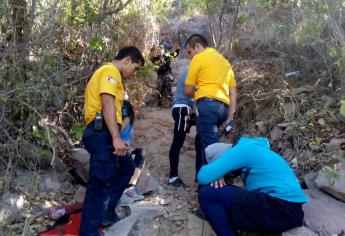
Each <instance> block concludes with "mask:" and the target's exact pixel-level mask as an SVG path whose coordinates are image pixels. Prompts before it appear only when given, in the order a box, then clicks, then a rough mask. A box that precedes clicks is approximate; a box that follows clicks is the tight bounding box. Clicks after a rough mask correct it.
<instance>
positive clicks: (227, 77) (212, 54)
mask: <svg viewBox="0 0 345 236" xmlns="http://www.w3.org/2000/svg"><path fill="white" fill-rule="evenodd" d="M185 84H187V85H194V86H195V87H196V92H195V100H196V101H197V100H198V99H200V98H213V99H217V100H219V101H222V102H224V103H226V104H230V97H229V87H236V81H235V76H234V72H233V70H232V67H231V65H230V63H229V62H228V61H227V60H226V59H225V58H224V57H223V56H222V55H221V54H220V53H218V52H217V51H216V50H215V49H213V48H206V49H205V50H204V51H202V52H201V53H198V54H196V55H195V56H194V57H193V59H192V60H191V62H190V66H189V71H188V75H187V78H186V81H185Z"/></svg>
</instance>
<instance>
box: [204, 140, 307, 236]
mask: <svg viewBox="0 0 345 236" xmlns="http://www.w3.org/2000/svg"><path fill="white" fill-rule="evenodd" d="M221 145H223V148H222V147H221ZM210 149H211V150H213V151H211V154H210ZM205 153H206V154H207V157H206V158H207V160H208V161H209V163H208V164H207V165H204V166H203V167H202V168H201V169H200V171H199V173H198V181H199V183H200V184H202V185H205V186H204V187H202V188H201V189H200V190H199V192H198V199H199V203H200V206H201V209H202V210H203V212H204V214H205V216H206V218H207V220H208V221H209V222H210V224H211V226H212V228H213V229H214V231H215V232H216V234H217V235H222V236H225V235H229V236H230V235H237V234H236V233H237V230H241V231H248V232H261V233H268V232H273V233H278V232H284V231H287V230H289V229H292V228H295V227H299V226H301V225H302V224H303V217H304V213H303V210H302V204H304V203H306V202H307V201H308V199H307V197H306V195H305V194H304V192H303V190H302V188H301V186H300V184H299V182H298V180H297V178H296V176H295V175H294V173H293V171H292V169H291V168H290V166H289V164H288V163H287V162H286V161H285V160H284V159H283V157H281V156H280V155H279V154H277V153H275V152H273V151H272V150H270V146H269V142H268V139H266V138H249V137H242V138H241V139H240V140H239V141H238V143H237V144H236V145H234V146H233V147H232V148H230V147H228V148H224V144H220V143H216V144H213V145H210V146H208V147H207V148H206V150H205ZM232 171H239V172H240V177H241V178H242V180H243V183H244V188H240V187H237V186H234V185H231V184H227V183H226V182H225V181H224V178H223V177H224V176H225V175H226V174H227V173H229V172H232Z"/></svg>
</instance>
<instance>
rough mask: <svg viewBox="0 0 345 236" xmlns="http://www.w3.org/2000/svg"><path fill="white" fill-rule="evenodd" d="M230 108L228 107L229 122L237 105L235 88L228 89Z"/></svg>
mask: <svg viewBox="0 0 345 236" xmlns="http://www.w3.org/2000/svg"><path fill="white" fill-rule="evenodd" d="M229 91H230V106H229V117H228V118H230V120H233V119H234V115H235V112H236V105H237V90H236V87H230V88H229Z"/></svg>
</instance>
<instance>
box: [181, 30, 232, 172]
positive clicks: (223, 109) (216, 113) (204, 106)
mask: <svg viewBox="0 0 345 236" xmlns="http://www.w3.org/2000/svg"><path fill="white" fill-rule="evenodd" d="M186 50H187V52H188V55H189V57H190V59H191V62H190V66H189V71H188V75H187V78H186V81H185V86H184V92H185V94H186V95H188V96H191V97H193V96H194V98H195V100H196V104H197V105H196V110H197V121H196V129H197V136H198V139H199V140H196V144H198V142H199V141H200V143H201V146H200V145H196V147H198V148H203V149H205V148H206V147H207V146H208V145H210V144H213V143H217V142H219V133H220V132H219V131H221V132H222V131H223V129H224V127H225V126H226V124H228V123H229V122H230V121H232V120H233V119H234V114H235V110H236V99H237V98H236V97H237V95H236V81H235V78H234V72H233V70H232V67H231V64H230V63H229V62H228V61H227V60H226V59H225V58H224V57H223V56H222V55H221V54H220V53H218V52H217V51H216V50H215V49H214V48H210V47H209V46H208V42H207V40H206V38H205V37H204V36H202V35H200V34H193V35H191V36H190V37H189V38H188V39H187V41H186ZM199 151H200V150H199ZM196 162H197V163H196V166H197V171H198V169H199V168H200V167H201V166H202V164H204V163H205V160H196Z"/></svg>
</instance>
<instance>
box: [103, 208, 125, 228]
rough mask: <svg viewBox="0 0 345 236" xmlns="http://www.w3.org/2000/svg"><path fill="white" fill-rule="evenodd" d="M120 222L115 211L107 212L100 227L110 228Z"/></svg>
mask: <svg viewBox="0 0 345 236" xmlns="http://www.w3.org/2000/svg"><path fill="white" fill-rule="evenodd" d="M119 220H121V218H120V217H119V216H118V215H117V214H116V212H115V210H114V211H107V215H106V216H105V218H104V220H103V222H102V225H103V226H104V227H110V226H112V225H113V224H115V223H116V222H118V221H119Z"/></svg>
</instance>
